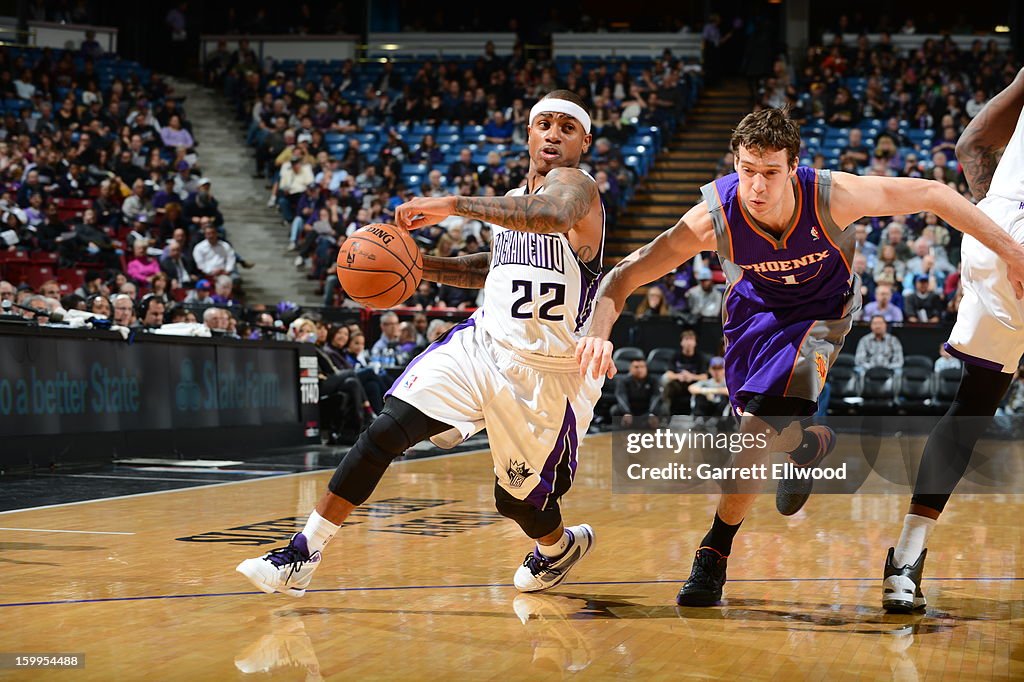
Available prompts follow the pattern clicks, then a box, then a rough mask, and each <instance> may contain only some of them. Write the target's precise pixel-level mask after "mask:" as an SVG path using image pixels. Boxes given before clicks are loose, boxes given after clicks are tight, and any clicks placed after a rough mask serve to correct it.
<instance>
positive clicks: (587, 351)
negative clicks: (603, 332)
mask: <svg viewBox="0 0 1024 682" xmlns="http://www.w3.org/2000/svg"><path fill="white" fill-rule="evenodd" d="M613 350H615V346H613V345H612V342H611V341H605V340H604V339H602V338H598V337H596V336H584V337H583V338H582V339H580V340H579V341H577V342H576V361H577V362H578V363H580V376H582V375H584V374H586V373H587V372H590V375H591V376H592V377H594V378H595V379H596V378H598V377H599V376H601V375H602V374H603V375H605V376H607V377H608V378H609V379H611V378H612V377H614V376H615V373H616V372H617V371H618V370H616V369H615V363H614V362H612V351H613Z"/></svg>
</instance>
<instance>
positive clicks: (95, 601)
mask: <svg viewBox="0 0 1024 682" xmlns="http://www.w3.org/2000/svg"><path fill="white" fill-rule="evenodd" d="M460 454H461V453H460ZM1021 581H1024V577H1022V576H1003V577H999V576H995V577H975V578H964V577H949V578H928V582H930V583H938V582H1021ZM682 582H685V579H684V578H677V579H672V580H599V581H593V582H578V583H576V582H574V583H562V586H565V587H595V586H602V585H663V584H673V585H678V584H680V583H682ZM729 582H731V583H794V582H878V577H877V576H876V577H873V578H730V579H729ZM495 587H513V588H514V587H515V586H514V585H513V584H512V583H470V584H466V585H388V586H379V587H334V588H325V589H318V590H306V592H307V593H308V594H343V593H346V592H385V591H407V590H468V589H493V588H495ZM265 594H266V593H264V592H260V591H259V590H254V591H251V592H208V593H200V594H159V595H141V596H137V597H95V598H92V599H57V600H51V601H34V602H32V601H30V602H11V603H7V604H0V608H9V607H14V606H57V605H61V604H105V603H111V602H129V601H157V600H160V599H205V598H210V597H247V596H250V595H265ZM554 594H555V596H568V595H558V594H557V593H554ZM281 596H284V595H281ZM295 601H296V600H295V599H294V598H291V597H289V598H288V601H281V602H280V603H282V604H293V603H295Z"/></svg>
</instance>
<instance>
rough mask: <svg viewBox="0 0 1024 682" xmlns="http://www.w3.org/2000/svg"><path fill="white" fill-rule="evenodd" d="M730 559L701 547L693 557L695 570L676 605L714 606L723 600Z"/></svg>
mask: <svg viewBox="0 0 1024 682" xmlns="http://www.w3.org/2000/svg"><path fill="white" fill-rule="evenodd" d="M728 561H729V557H726V556H722V555H721V554H720V553H719V552H718V551H717V550H714V549H711V548H710V547H701V548H700V549H698V550H697V553H696V555H695V556H694V557H693V569H692V570H691V571H690V577H689V579H688V580H687V581H686V582H685V583H684V584H683V587H682V589H680V590H679V594H678V595H676V603H677V604H679V605H680V606H713V605H715V604H717V603H718V602H719V601H720V600H721V599H722V587H724V586H725V567H726V564H727V563H728Z"/></svg>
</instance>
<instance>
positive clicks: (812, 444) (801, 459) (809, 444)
mask: <svg viewBox="0 0 1024 682" xmlns="http://www.w3.org/2000/svg"><path fill="white" fill-rule="evenodd" d="M820 454H821V440H819V439H818V436H817V435H816V434H814V433H812V432H811V431H807V430H806V429H805V430H804V439H803V440H802V441H800V445H798V446H796V449H795V450H793V451H792V452H790V453H789V458H790V459H791V460H793V462H794V463H796V465H797V466H807V465H808V464H810V463H811V462H813V461H814V458H815V457H817V456H818V455H820Z"/></svg>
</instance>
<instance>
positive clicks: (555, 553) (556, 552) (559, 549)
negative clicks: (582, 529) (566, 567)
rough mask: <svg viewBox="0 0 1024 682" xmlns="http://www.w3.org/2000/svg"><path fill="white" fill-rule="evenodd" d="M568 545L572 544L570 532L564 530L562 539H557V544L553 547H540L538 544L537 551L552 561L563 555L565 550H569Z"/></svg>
mask: <svg viewBox="0 0 1024 682" xmlns="http://www.w3.org/2000/svg"><path fill="white" fill-rule="evenodd" d="M570 544H572V532H571V531H569V530H568V529H566V531H565V532H564V533H562V537H561V538H559V539H558V542H556V543H555V544H553V545H542V544H540V543H539V542H538V543H537V551H538V552H540V553H541V555H543V556H546V557H548V558H549V559H554V558H555V557H560V556H562V555H563V554H565V550H567V549H569V545H570Z"/></svg>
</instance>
